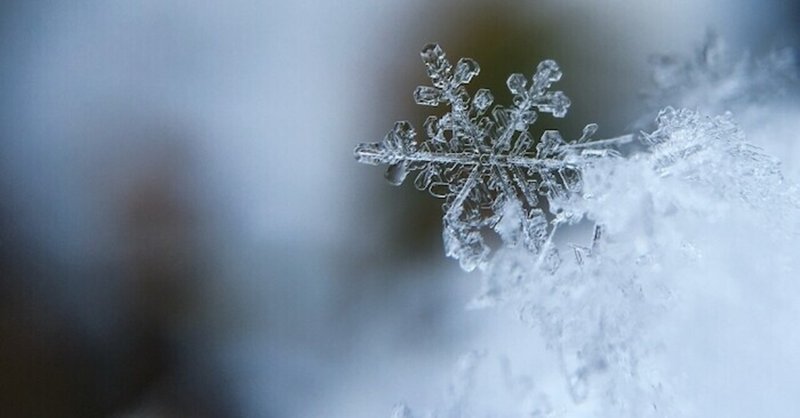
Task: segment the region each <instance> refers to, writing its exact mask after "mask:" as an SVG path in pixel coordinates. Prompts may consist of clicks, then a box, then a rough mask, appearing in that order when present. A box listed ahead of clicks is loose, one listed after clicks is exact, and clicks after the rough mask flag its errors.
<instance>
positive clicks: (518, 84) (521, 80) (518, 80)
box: [506, 73, 528, 95]
mask: <svg viewBox="0 0 800 418" xmlns="http://www.w3.org/2000/svg"><path fill="white" fill-rule="evenodd" d="M506 85H507V86H508V90H509V91H511V93H514V94H517V95H524V94H525V93H526V90H525V87H526V86H527V85H528V80H527V79H526V78H525V76H524V75H522V74H520V73H515V74H511V75H510V76H508V80H506Z"/></svg>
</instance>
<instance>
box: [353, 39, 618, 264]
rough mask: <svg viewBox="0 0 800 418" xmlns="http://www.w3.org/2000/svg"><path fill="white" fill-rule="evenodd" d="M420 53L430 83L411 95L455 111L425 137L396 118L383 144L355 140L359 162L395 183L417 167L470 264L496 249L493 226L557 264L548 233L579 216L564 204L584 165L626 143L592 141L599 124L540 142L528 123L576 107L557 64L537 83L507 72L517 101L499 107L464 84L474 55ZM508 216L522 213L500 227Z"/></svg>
mask: <svg viewBox="0 0 800 418" xmlns="http://www.w3.org/2000/svg"><path fill="white" fill-rule="evenodd" d="M420 55H421V56H422V61H423V63H424V64H425V67H426V68H427V73H428V76H429V77H430V79H431V84H432V85H431V86H419V87H417V88H416V90H415V91H414V100H415V101H416V103H417V104H420V105H424V106H439V105H441V104H444V105H448V106H449V111H448V112H446V113H445V114H444V115H442V116H440V117H437V116H429V117H428V118H427V119H426V121H425V123H424V127H423V128H424V133H425V135H424V138H419V137H418V135H417V133H416V131H415V130H414V128H413V127H412V125H411V124H410V123H409V122H408V121H401V122H396V123H395V125H394V127H393V128H392V130H391V131H389V133H388V134H386V136H385V137H384V138H383V141H381V142H376V143H363V144H360V145H358V146H357V147H356V148H355V151H354V154H355V157H356V159H357V160H358V161H359V162H362V163H366V164H373V165H380V164H385V165H387V166H388V169H387V170H386V178H387V179H388V180H389V182H390V183H392V184H394V185H400V184H402V183H403V181H404V180H405V179H406V177H408V175H409V174H412V173H416V177H415V180H414V185H415V186H416V187H417V189H419V190H427V191H428V192H429V193H430V194H431V195H433V196H435V197H438V198H442V199H444V200H445V203H444V212H445V213H444V218H443V223H444V230H443V238H444V245H445V251H446V253H447V255H448V256H450V257H453V258H456V259H457V260H459V262H460V264H461V267H462V268H463V269H465V270H467V271H471V270H473V269H475V268H476V267H479V266H482V265H484V263H485V261H486V260H487V257H488V255H489V253H490V249H489V247H488V245H487V244H486V239H485V236H484V234H485V232H486V231H488V230H491V229H494V230H495V231H497V232H498V233H499V234H500V237H501V239H502V240H503V244H504V245H505V246H509V247H515V246H524V247H525V248H527V249H528V250H530V251H531V252H533V253H535V254H541V255H542V256H543V257H542V259H543V260H544V261H545V262H547V263H549V264H550V265H552V266H557V264H558V262H557V258H558V254H557V253H556V252H555V251H556V250H555V248H551V246H550V245H549V242H550V238H551V237H552V233H553V232H554V228H555V227H556V226H557V225H558V224H559V223H563V222H571V221H573V220H574V219H573V218H574V216H573V215H574V214H572V213H568V211H564V210H562V209H561V208H563V207H564V205H563V202H564V201H567V200H569V199H570V198H571V196H573V195H574V194H575V193H576V192H578V191H580V189H581V167H582V166H583V164H585V163H586V161H588V160H590V159H591V158H593V157H599V156H606V155H610V154H613V152H612V151H609V150H608V149H606V148H605V147H606V146H607V145H609V142H614V141H619V140H620V139H615V140H606V141H590V137H591V136H592V135H593V134H594V133H595V131H596V130H597V125H596V124H589V125H587V126H586V127H585V128H584V130H583V135H582V136H581V137H580V138H579V139H577V140H575V141H570V142H567V141H565V140H564V139H563V138H562V136H561V134H560V133H559V132H558V131H555V130H547V131H545V132H544V133H543V134H542V136H541V137H540V138H539V140H538V141H535V140H534V138H533V136H532V135H531V133H530V132H529V129H530V127H531V125H533V124H534V122H536V120H537V118H538V115H539V113H550V114H552V115H553V116H554V117H557V118H561V117H564V116H565V115H566V114H567V110H568V108H569V106H570V100H569V98H567V96H566V95H565V94H564V93H563V92H561V91H551V90H550V87H551V86H552V85H553V83H555V82H557V81H559V80H560V79H561V75H562V73H561V70H560V69H559V67H558V64H556V62H555V61H552V60H546V61H542V62H541V63H540V64H539V65H538V67H537V68H536V72H535V73H534V74H533V76H532V77H531V78H530V79H528V78H527V77H526V76H524V75H523V74H512V75H511V76H509V77H508V80H507V83H506V84H507V86H508V89H509V90H510V91H511V93H512V94H513V104H512V105H511V106H508V107H504V106H500V105H495V106H494V107H492V102H493V101H494V98H493V96H492V93H491V92H490V91H489V90H487V89H479V90H478V91H477V92H475V94H474V95H472V96H470V94H469V92H468V91H467V89H466V85H467V84H468V83H469V82H470V81H471V80H472V79H473V78H474V77H475V76H476V75H478V73H479V72H480V66H479V65H478V63H477V62H475V60H473V59H470V58H461V59H460V60H458V62H457V63H456V64H455V66H453V65H452V64H451V63H450V62H449V61H448V60H447V57H446V56H445V53H444V51H442V48H441V47H440V46H439V45H437V44H429V45H427V46H425V47H424V48H423V50H422V52H421V54H420ZM543 200H544V201H543ZM545 203H546V204H545ZM544 208H547V209H546V210H547V212H545V209H544ZM509 217H513V218H515V219H505V221H504V222H502V225H501V222H500V221H501V220H502V219H503V218H509ZM509 224H511V225H513V227H511V228H509V227H508V225H509Z"/></svg>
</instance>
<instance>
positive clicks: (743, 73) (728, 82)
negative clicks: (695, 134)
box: [644, 32, 797, 122]
mask: <svg viewBox="0 0 800 418" xmlns="http://www.w3.org/2000/svg"><path fill="white" fill-rule="evenodd" d="M651 64H652V68H653V73H652V77H653V83H654V86H653V88H652V89H650V90H649V91H648V92H646V96H647V100H648V102H649V104H650V106H651V108H653V109H654V110H655V111H658V110H659V109H661V108H663V107H664V106H673V107H675V108H687V109H699V110H701V111H703V112H706V113H708V114H722V113H724V112H728V111H732V112H735V113H736V114H737V115H738V114H739V113H741V112H742V111H743V110H745V109H746V108H747V107H751V106H753V105H754V104H757V103H759V102H764V101H771V100H775V98H776V97H778V96H781V95H783V94H785V93H786V92H787V91H786V90H788V89H791V86H792V85H793V84H796V81H797V57H796V52H795V51H794V50H792V49H790V48H786V49H780V50H774V51H772V52H771V53H769V54H767V55H765V56H762V57H755V58H754V57H751V56H750V55H749V54H737V53H736V52H735V51H733V50H732V49H731V48H729V47H728V46H727V45H726V43H725V42H724V40H723V39H722V38H720V37H719V36H718V35H716V34H714V33H713V32H712V33H709V34H708V35H707V36H706V39H705V42H704V43H703V44H702V45H701V46H700V47H699V48H698V49H697V50H696V51H695V53H694V54H693V55H691V56H682V55H678V54H673V55H655V56H653V57H651ZM650 118H651V116H649V115H648V116H647V120H644V122H650Z"/></svg>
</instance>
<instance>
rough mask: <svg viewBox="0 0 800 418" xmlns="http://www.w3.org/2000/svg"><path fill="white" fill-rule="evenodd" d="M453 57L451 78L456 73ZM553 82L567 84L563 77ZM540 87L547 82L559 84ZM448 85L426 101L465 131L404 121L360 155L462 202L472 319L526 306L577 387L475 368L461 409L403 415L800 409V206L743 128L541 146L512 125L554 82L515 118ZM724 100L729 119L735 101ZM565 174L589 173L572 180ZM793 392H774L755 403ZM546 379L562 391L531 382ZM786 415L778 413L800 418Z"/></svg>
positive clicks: (512, 82) (686, 127) (686, 125)
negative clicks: (473, 290) (631, 147)
mask: <svg viewBox="0 0 800 418" xmlns="http://www.w3.org/2000/svg"><path fill="white" fill-rule="evenodd" d="M426 50H427V49H426ZM436 50H438V49H436ZM707 53H708V52H707ZM423 56H425V54H423ZM443 59H444V58H443V56H441V60H443ZM441 60H440V61H437V62H439V63H440V64H437V65H436V66H435V68H440V69H441V68H450V67H449V64H448V65H445V64H441V62H442V61H441ZM469 62H470V63H471V61H469ZM713 62H714V61H713V60H711V59H710V58H709V59H708V62H706V63H705V64H703V65H704V66H705V65H709V64H713ZM783 65H784V64H783V61H782V60H778V61H776V62H774V63H773V64H771V68H766V67H765V68H764V69H763V73H761V72H756V73H753V74H749V75H747V76H742V77H743V78H742V79H747V80H750V82H752V83H753V85H761V86H763V85H768V84H769V83H770V81H769V80H772V79H774V78H775V77H780V76H781V74H784V73H783V72H781V71H782V70H781V68H783ZM466 67H468V68H471V69H473V70H475V71H476V70H477V65H472V64H470V65H467V66H466ZM712 67H713V65H712ZM430 68H431V67H430V66H429V72H430ZM542 68H544V70H545V71H546V72H548V73H549V74H552V71H553V70H552V68H554V67H553V66H551V65H550V64H547V65H544V66H540V70H541V69H542ZM681 68H683V67H681ZM724 68H727V67H725V66H722V67H720V68H719V69H718V70H715V71H716V72H713V71H711V70H708V69H706V70H698V69H691V68H690V71H688V73H690V74H691V73H695V72H697V71H699V72H697V73H698V74H705V75H703V76H702V77H708V78H709V79H711V80H716V78H714V77H712V76H711V74H722V73H724V71H726V70H724ZM667 70H668V69H667ZM667 70H665V71H667ZM759 71H762V70H759ZM436 74H438V73H436ZM538 74H539V73H537V75H535V76H534V80H536V79H537V77H538V78H542V79H543V78H546V77H544V76H538ZM681 74H683V72H681ZM754 74H756V75H754ZM758 74H772V76H767V75H764V76H763V77H764V78H763V79H761V78H760V77H762V75H758ZM448 77H450V78H448ZM696 77H699V76H692V77H688V78H683V79H681V81H675V83H676V86H683V85H687V84H688V85H690V87H687V88H688V89H689V92H690V93H691V94H693V92H694V91H693V90H692V89H693V88H694V87H691V86H692V83H693V82H694V81H695V80H697V78H696ZM720 77H722V76H720ZM432 78H433V79H434V87H435V88H436V89H438V90H435V91H434V90H430V89H429V88H420V89H418V94H417V96H418V97H420V96H422V97H423V99H424V103H430V104H432V103H434V102H436V103H442V102H446V103H448V104H451V110H450V112H448V113H447V114H445V116H443V117H442V118H439V119H429V120H434V121H437V123H441V120H447V121H448V125H445V126H449V127H451V128H449V129H444V130H443V131H440V130H438V128H439V127H440V126H441V125H435V126H436V127H437V129H436V130H432V131H431V132H430V134H429V135H428V136H427V138H428V139H425V140H423V141H420V142H416V141H415V136H414V135H413V131H412V130H411V129H410V127H409V125H408V124H407V123H399V124H398V125H397V126H400V127H401V129H399V131H400V132H404V133H403V134H393V133H390V135H389V136H387V139H385V140H384V142H382V143H378V144H363V145H361V146H359V147H358V148H357V149H356V155H357V157H358V158H359V159H360V160H361V161H364V162H370V163H373V164H380V163H384V164H388V165H390V169H389V171H388V172H387V175H388V177H389V178H390V180H393V179H395V180H396V179H397V177H395V176H394V173H396V172H397V170H396V169H394V168H392V167H395V166H396V165H397V164H401V165H402V167H403V170H402V171H401V172H402V173H407V172H409V171H415V172H419V173H425V172H426V171H428V170H430V171H431V172H432V173H434V174H431V175H436V176H437V177H436V179H435V181H433V182H431V183H425V182H424V181H423V182H422V184H423V185H425V184H427V186H426V187H424V188H427V189H429V190H431V188H430V184H433V183H434V182H435V183H440V184H438V185H437V187H439V188H440V189H442V190H445V192H443V193H436V195H438V196H440V197H443V198H445V199H446V204H445V211H446V214H445V219H444V223H445V232H444V234H445V242H446V245H447V246H448V254H449V255H451V256H454V257H456V258H458V259H459V260H460V261H461V262H462V266H464V267H465V268H466V269H472V268H475V267H480V268H481V269H482V271H483V273H484V274H483V275H482V290H481V292H480V294H479V296H478V297H476V298H475V300H474V301H473V302H472V305H473V306H476V307H483V306H499V307H501V308H504V309H511V310H512V311H513V312H514V313H515V314H517V315H518V317H519V318H520V319H521V320H522V321H523V322H524V323H525V324H528V325H530V326H531V327H532V328H534V329H535V330H537V334H538V336H539V337H541V343H542V344H543V345H545V346H546V347H547V348H548V349H549V352H550V353H552V354H553V356H554V357H553V361H552V365H553V366H552V367H553V368H555V369H556V370H555V373H556V374H557V375H558V376H559V378H558V379H557V380H556V381H558V382H559V384H552V382H553V379H552V373H553V371H552V370H549V371H548V370H545V369H541V370H538V369H537V370H531V371H530V372H531V373H532V377H531V378H530V380H526V379H523V380H522V381H527V382H528V383H525V384H524V385H522V384H520V385H522V386H519V385H510V384H508V382H509V381H510V380H509V378H507V377H497V376H494V377H492V376H490V375H486V374H481V373H483V372H482V370H484V371H485V370H486V366H485V363H483V362H482V360H481V356H478V355H476V354H475V353H472V354H470V355H469V356H467V357H466V358H465V359H466V360H462V362H461V363H460V365H459V367H458V371H457V372H456V377H455V378H454V382H455V383H454V384H453V385H451V390H450V391H448V395H447V396H446V397H445V398H446V399H447V401H446V402H444V404H445V407H443V408H436V409H433V412H430V413H428V414H425V415H415V414H413V413H412V411H411V410H410V409H408V408H407V407H405V406H402V407H398V408H397V409H396V411H395V414H396V416H398V417H406V418H409V417H419V416H425V417H456V416H458V417H470V416H476V417H477V416H541V417H545V416H546V417H615V418H621V417H636V418H641V417H684V416H685V417H694V416H756V415H758V414H759V413H760V412H759V411H762V410H763V408H764V407H765V405H771V404H774V403H776V402H788V401H789V400H790V399H793V398H792V397H793V396H794V394H793V392H792V390H790V389H787V388H793V387H796V376H797V375H799V373H800V360H797V359H796V355H795V354H794V353H796V352H797V350H800V338H793V337H786V336H787V335H789V336H791V335H795V333H793V331H792V330H793V329H794V323H795V321H796V318H797V315H800V308H797V307H796V305H797V304H796V301H797V300H798V299H800V287H799V286H797V285H796V284H795V282H796V278H797V277H798V276H799V274H800V262H798V261H796V254H795V253H796V250H795V249H796V248H798V245H800V225H798V223H799V222H800V209H799V208H800V204H799V203H798V202H800V199H798V191H797V188H796V187H795V186H794V185H793V183H792V182H790V181H787V180H786V179H785V178H784V177H783V175H782V173H781V168H780V164H779V163H778V161H777V160H776V159H775V158H773V157H771V156H769V155H768V154H767V153H766V152H764V151H763V150H761V149H760V148H758V147H756V146H754V145H753V144H751V143H750V142H748V140H747V138H746V137H745V134H744V132H743V131H742V129H741V128H740V127H739V126H738V125H737V123H736V122H735V121H734V118H733V116H732V114H731V113H727V112H720V113H718V114H717V116H713V114H712V115H709V114H707V113H706V112H703V111H697V110H688V109H685V108H672V107H667V108H664V109H662V110H661V111H660V112H659V113H658V116H657V117H655V125H654V126H652V127H650V128H648V129H647V130H646V131H645V132H642V133H641V134H639V135H636V136H635V137H634V136H630V137H622V138H618V139H613V140H607V141H587V139H588V137H589V136H590V135H589V133H591V131H593V129H594V125H590V126H589V127H588V129H587V134H586V135H584V138H581V139H580V140H577V141H572V142H567V141H563V140H561V139H560V136H558V135H557V133H555V132H553V131H548V132H546V133H545V134H544V135H543V136H542V137H541V138H540V139H539V140H538V143H535V144H531V143H530V142H533V141H531V140H530V136H529V135H528V134H527V131H526V130H521V129H518V128H522V127H527V126H529V125H530V124H529V123H527V122H525V123H523V125H519V126H518V123H517V122H514V123H511V122H508V123H504V122H502V121H503V120H516V121H519V120H524V121H532V120H533V119H535V118H536V117H535V116H524V117H523V116H521V115H522V114H524V112H525V111H523V110H521V109H523V108H525V107H524V106H523V107H517V105H516V104H517V103H523V102H525V101H529V100H531V99H530V98H531V97H538V96H537V94H538V95H539V96H541V94H547V93H542V92H546V91H547V88H549V84H548V87H547V88H546V89H543V90H541V92H540V93H530V91H532V90H529V93H528V94H527V96H524V97H522V95H521V94H519V92H522V91H523V90H521V89H522V88H523V87H520V86H521V85H522V82H521V81H520V80H522V79H523V78H520V77H519V76H511V77H510V78H509V83H508V84H509V87H510V88H511V90H512V92H514V93H515V94H517V97H518V99H515V106H514V107H512V108H511V109H510V110H506V109H503V108H499V107H498V108H499V109H501V110H500V111H501V112H503V113H501V115H502V114H505V115H507V117H506V118H505V119H503V118H502V117H498V116H495V115H494V112H492V115H491V116H484V115H482V114H481V113H480V112H479V111H476V110H475V109H474V105H472V107H471V106H458V105H453V103H467V102H469V99H467V98H466V96H465V95H466V93H465V92H464V90H462V88H463V86H462V84H459V83H460V80H464V79H466V78H471V77H460V78H459V77H452V76H449V75H443V76H438V77H432ZM722 78H724V77H722ZM437 80H438V81H437ZM441 80H451V81H449V82H442V81H441ZM452 80H459V81H452ZM759 80H760V81H759ZM706 81H707V80H706ZM704 83H705V81H704ZM535 84H536V82H534V85H535ZM712 84H713V83H712ZM704 85H705V84H704ZM524 88H527V87H524ZM698 88H699V87H698ZM755 90H758V89H755ZM448 91H450V93H447V92H448ZM454 91H457V93H453V92H454ZM423 93H424V94H423ZM486 94H488V93H486ZM691 94H690V95H691ZM476 96H478V95H477V94H476ZM519 97H521V98H519ZM434 98H435V100H434ZM444 98H447V99H444ZM537 100H538V99H537ZM682 100H685V101H680V100H679V102H680V103H684V102H685V103H691V100H692V99H691V98H686V99H682ZM713 100H714V101H715V103H714V105H718V106H727V105H726V104H725V103H727V102H726V100H727V96H724V95H719V96H716V97H715V98H714V99H713ZM748 100H750V101H751V103H752V102H756V101H757V100H758V98H756V97H751V98H750V99H748ZM418 101H419V99H418ZM472 101H473V102H474V101H475V99H472ZM479 101H480V100H479ZM482 103H483V102H482ZM482 108H483V109H485V108H487V106H482ZM498 108H496V109H498ZM534 109H535V110H537V111H538V112H542V111H544V110H543V109H542V108H539V107H534ZM553 113H555V112H553ZM559 114H561V113H559ZM456 120H458V121H460V122H458V123H456V122H454V121H456ZM482 121H485V122H482ZM426 125H427V126H430V123H429V124H426ZM397 126H396V128H395V131H398V129H397ZM480 126H489V127H488V128H486V129H485V130H484V129H481V128H478V127H480ZM395 131H393V132H395ZM407 132H412V134H407ZM475 132H480V133H481V134H480V135H476V134H475ZM437 135H439V136H441V138H444V139H434V138H436V137H437ZM506 135H507V136H508V140H506ZM794 135H797V134H796V132H795V133H794ZM476 138H478V139H477V140H476ZM632 138H635V140H636V141H638V142H639V146H638V147H637V148H636V149H637V151H636V152H635V153H633V154H631V155H627V156H624V157H623V156H621V155H620V154H618V153H616V152H614V151H613V148H614V146H616V145H618V144H621V143H623V142H627V141H630V140H631V139H632ZM498 144H500V145H498ZM519 144H522V145H521V146H520V145H519ZM553 144H555V145H553ZM437 146H438V148H436V147H437ZM516 149H520V151H515V150H516ZM456 157H457V158H459V159H458V160H456V159H455V158H456ZM462 158H463V159H462ZM485 162H488V163H485ZM522 163H524V164H522ZM565 167H566V168H569V169H571V171H569V173H570V174H572V175H565V174H563V173H564V171H563V169H564V168H565ZM422 177H423V180H424V176H422ZM418 178H419V176H418ZM550 179H554V180H550ZM572 179H574V180H572ZM543 185H544V186H545V187H542V186H543ZM541 203H545V204H544V205H541ZM465 213H468V214H469V215H468V216H465ZM487 228H491V229H492V230H493V231H495V232H496V233H497V234H498V235H499V236H500V237H501V238H502V241H503V246H502V247H501V248H499V249H497V250H496V251H495V252H494V254H493V256H492V257H491V258H487V254H488V249H487V248H486V246H485V244H484V241H483V238H482V235H481V234H482V232H483V231H484V230H485V229H487ZM568 228H572V230H571V231H570V230H569V229H568ZM576 231H577V232H576ZM581 234H582V235H581ZM559 238H561V239H559ZM448 240H450V241H448ZM473 244H475V245H473ZM778 307H779V308H780V309H778ZM723 313H724V314H723ZM726 315H728V316H726ZM687 324H691V326H687ZM756 335H759V336H764V335H766V337H758V338H756V337H755V336H756ZM731 336H734V337H731ZM771 339H776V340H778V339H779V340H780V341H781V344H778V345H776V344H773V343H772V341H771ZM755 346H758V347H759V350H760V351H758V350H755V349H754V348H753V347H755ZM783 347H786V348H783ZM763 353H771V354H774V357H775V358H776V359H777V361H774V360H775V359H772V358H766V359H765V358H763V357H764V354H763ZM772 363H775V364H776V365H775V366H774V367H771V366H769V364H772ZM740 364H747V365H748V366H746V367H749V370H752V371H753V372H754V373H749V374H748V376H747V378H746V379H744V380H743V381H742V379H739V380H737V381H734V380H731V379H730V376H731V374H730V373H729V370H730V368H731V367H739V365H740ZM765 369H766V370H765ZM783 369H788V370H791V372H782V371H781V370H783ZM764 372H766V374H764ZM476 373H477V374H476ZM759 373H761V374H759ZM761 375H765V376H769V377H768V378H765V379H762V380H759V379H761V378H760V377H759V376H761ZM778 375H780V377H776V376H778ZM518 377H519V376H518ZM776 378H777V379H778V381H779V382H780V383H777V384H772V386H771V387H772V389H771V390H769V391H758V390H756V391H755V392H758V396H755V397H753V396H750V395H748V394H750V393H754V392H753V391H752V387H759V384H764V382H771V381H772V380H771V379H776ZM512 380H513V379H512ZM542 381H547V382H549V383H550V384H548V385H542V386H536V385H533V384H532V383H530V382H542ZM754 382H760V383H759V384H756V385H755V386H753V385H754V384H755V383H754ZM523 386H524V388H522V387H523ZM521 388H522V389H521ZM732 393H737V394H739V395H735V396H732V395H731V394H732ZM733 397H736V399H732V398H733ZM785 412H786V411H782V410H771V412H770V415H771V416H792V415H786V413H785Z"/></svg>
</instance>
